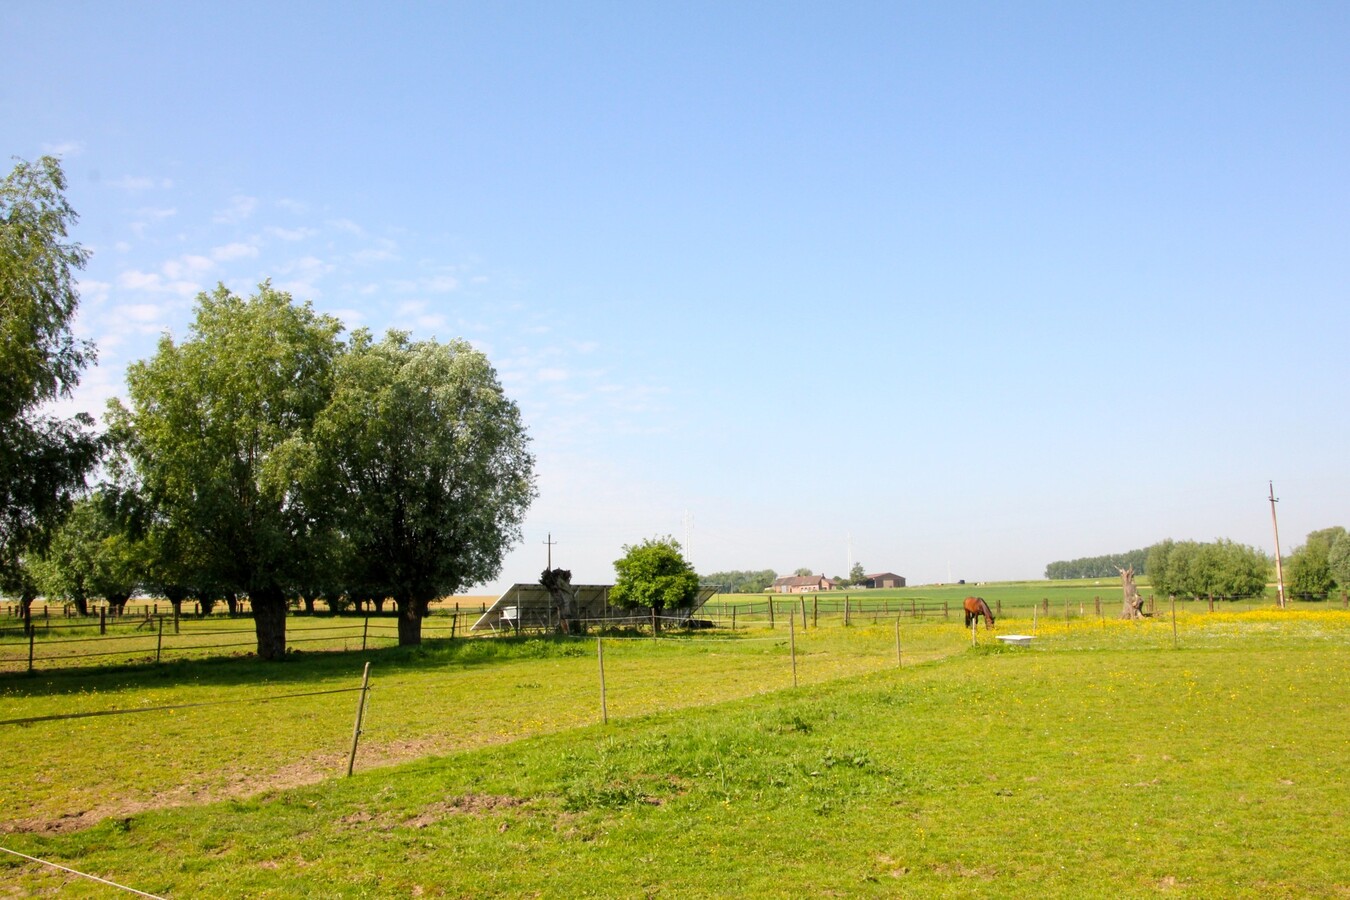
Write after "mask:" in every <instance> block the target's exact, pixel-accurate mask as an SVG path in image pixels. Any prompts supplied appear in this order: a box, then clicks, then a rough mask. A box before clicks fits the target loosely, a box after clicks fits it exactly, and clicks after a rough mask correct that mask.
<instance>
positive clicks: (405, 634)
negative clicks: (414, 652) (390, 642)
mask: <svg viewBox="0 0 1350 900" xmlns="http://www.w3.org/2000/svg"><path fill="white" fill-rule="evenodd" d="M394 605H395V606H397V607H398V645H399V646H400V647H415V646H417V645H418V644H421V643H422V619H423V618H424V617H425V616H426V614H427V608H428V607H429V606H430V605H431V601H430V600H414V599H411V598H403V597H396V598H394Z"/></svg>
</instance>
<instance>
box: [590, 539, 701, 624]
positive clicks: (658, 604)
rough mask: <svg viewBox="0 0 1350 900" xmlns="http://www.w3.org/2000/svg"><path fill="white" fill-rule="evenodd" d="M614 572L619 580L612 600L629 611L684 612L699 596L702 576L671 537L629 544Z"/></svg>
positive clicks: (617, 560)
mask: <svg viewBox="0 0 1350 900" xmlns="http://www.w3.org/2000/svg"><path fill="white" fill-rule="evenodd" d="M614 571H615V573H616V574H617V576H618V577H617V579H616V581H615V582H614V587H613V589H612V590H611V591H610V592H609V597H610V600H611V601H612V602H613V603H614V604H616V605H617V606H621V607H623V608H625V609H632V608H634V607H638V606H649V607H651V608H652V609H654V610H658V609H683V608H687V607H690V606H692V605H693V603H694V600H695V599H697V597H698V575H697V574H696V573H695V572H694V567H693V566H691V565H690V564H689V562H688V561H687V560H686V559H685V558H684V554H683V552H681V548H680V543H679V541H677V540H675V539H674V538H672V537H670V536H666V537H663V538H648V539H646V540H644V541H643V542H642V543H641V544H636V545H625V546H624V548H623V557H622V558H621V559H616V560H615V561H614Z"/></svg>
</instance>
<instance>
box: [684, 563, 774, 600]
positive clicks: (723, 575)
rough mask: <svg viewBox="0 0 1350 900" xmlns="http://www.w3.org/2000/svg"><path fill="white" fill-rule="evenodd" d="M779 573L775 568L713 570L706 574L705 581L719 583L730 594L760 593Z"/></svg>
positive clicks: (705, 582)
mask: <svg viewBox="0 0 1350 900" xmlns="http://www.w3.org/2000/svg"><path fill="white" fill-rule="evenodd" d="M777 577H778V573H777V572H775V571H774V570H773V569H760V570H757V571H752V570H748V569H746V570H742V569H733V570H731V571H727V572H713V573H712V574H711V575H708V576H705V577H704V579H703V583H704V584H707V585H717V586H718V587H720V588H721V589H722V590H724V591H726V592H727V593H729V594H760V593H763V592H764V591H765V590H766V589H767V588H768V587H769V585H771V584H773V582H774V579H775V578H777Z"/></svg>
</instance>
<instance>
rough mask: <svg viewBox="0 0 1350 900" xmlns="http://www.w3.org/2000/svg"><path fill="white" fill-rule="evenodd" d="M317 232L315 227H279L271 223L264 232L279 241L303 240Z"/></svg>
mask: <svg viewBox="0 0 1350 900" xmlns="http://www.w3.org/2000/svg"><path fill="white" fill-rule="evenodd" d="M318 233H319V232H318V231H317V230H316V229H314V228H306V227H304V226H301V227H299V228H280V227H278V226H275V225H273V226H271V227H269V228H267V229H266V234H267V235H268V236H269V237H274V238H276V239H277V240H279V241H303V240H305V239H306V238H312V237H314V235H316V234H318Z"/></svg>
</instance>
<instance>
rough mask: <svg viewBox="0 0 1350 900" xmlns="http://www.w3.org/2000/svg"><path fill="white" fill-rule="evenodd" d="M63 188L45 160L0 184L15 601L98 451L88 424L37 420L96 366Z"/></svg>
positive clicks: (0, 306)
mask: <svg viewBox="0 0 1350 900" xmlns="http://www.w3.org/2000/svg"><path fill="white" fill-rule="evenodd" d="M65 188H66V180H65V175H64V173H63V172H62V171H61V165H60V163H59V162H58V161H57V160H56V159H54V158H52V157H50V156H44V157H42V158H41V159H39V160H38V161H37V162H36V163H27V162H19V163H18V165H16V166H15V168H14V170H13V171H12V172H11V173H10V174H9V175H8V176H7V177H6V178H5V179H4V180H3V181H0V581H3V582H4V583H5V584H6V586H7V587H9V588H14V589H18V590H20V592H21V591H22V587H23V584H29V586H31V584H30V583H29V582H28V581H27V580H26V579H27V578H28V576H27V575H26V574H25V573H24V570H23V561H22V560H23V557H24V555H25V554H26V553H29V552H32V551H34V550H41V549H42V547H43V546H44V545H45V542H46V539H47V537H48V536H49V535H50V533H51V530H52V528H54V527H55V525H56V523H57V522H58V521H59V520H60V518H61V517H62V516H63V515H64V513H65V511H66V510H67V509H69V507H70V505H71V503H72V502H73V500H74V498H75V497H76V496H77V495H78V494H79V493H80V492H81V491H82V490H83V488H84V478H85V475H86V474H87V473H88V472H89V470H90V469H91V468H92V467H93V466H94V464H95V462H96V461H97V459H98V453H99V449H100V441H99V439H98V437H97V436H96V435H95V434H94V433H93V430H92V429H93V424H94V423H93V420H92V419H91V418H90V417H89V416H87V415H83V414H81V415H77V416H75V417H73V418H71V419H60V418H56V417H53V416H48V415H43V414H42V412H41V409H42V406H43V405H44V404H46V403H47V402H48V401H51V400H54V399H57V398H59V397H63V396H69V395H70V392H71V390H72V389H73V388H74V387H75V385H76V384H77V383H78V381H79V376H80V373H81V372H82V371H83V370H84V368H85V367H86V366H88V365H89V364H90V363H91V362H92V361H93V359H94V348H93V345H92V344H90V343H88V342H86V341H81V340H77V339H76V338H75V336H74V334H73V332H72V331H71V327H70V325H71V320H72V319H73V318H74V316H75V311H76V308H77V306H78V305H79V293H78V291H77V290H76V286H75V278H74V272H75V271H76V270H77V269H79V268H81V267H83V266H84V264H85V261H86V260H87V258H88V253H87V252H86V251H85V250H84V249H83V248H82V247H80V245H78V244H74V243H70V242H69V241H67V236H68V231H69V228H70V227H71V226H72V225H73V224H74V223H75V221H76V219H77V216H76V214H75V211H74V210H73V209H72V208H71V207H70V204H69V203H68V202H67V201H66V198H65V193H64V192H65ZM21 583H22V584H21Z"/></svg>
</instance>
